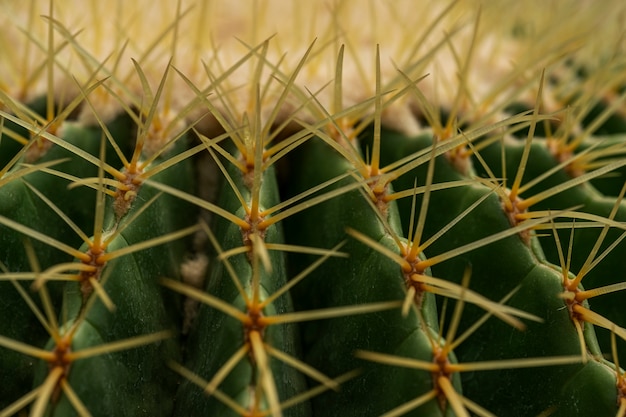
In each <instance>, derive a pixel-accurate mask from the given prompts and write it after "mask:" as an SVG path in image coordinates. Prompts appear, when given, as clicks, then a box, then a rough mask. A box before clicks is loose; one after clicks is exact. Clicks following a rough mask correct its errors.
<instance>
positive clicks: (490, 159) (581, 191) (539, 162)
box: [481, 138, 626, 356]
mask: <svg viewBox="0 0 626 417" xmlns="http://www.w3.org/2000/svg"><path fill="white" fill-rule="evenodd" d="M522 148H523V146H522V145H521V144H519V143H515V142H506V145H505V148H504V150H503V149H502V147H501V146H500V144H499V143H496V144H493V145H492V146H489V147H487V148H485V149H484V150H482V151H481V155H482V156H483V158H484V160H485V161H487V164H488V165H489V166H491V167H492V169H493V170H494V172H495V173H496V175H499V171H498V168H497V167H498V165H501V164H500V163H499V161H500V160H501V159H500V155H501V154H502V152H503V151H504V153H505V155H506V167H507V172H506V173H503V174H504V175H506V176H507V177H508V178H512V175H514V172H512V171H513V170H512V169H511V168H508V167H515V166H517V164H519V161H520V158H521V153H522ZM529 158H530V159H531V160H532V161H533V163H532V165H530V166H528V167H527V169H526V173H525V174H526V175H525V177H524V178H523V180H522V184H525V183H527V182H529V181H531V180H532V179H534V178H537V177H539V176H540V175H542V174H543V173H545V172H550V171H551V170H554V169H555V168H556V167H558V166H559V165H560V164H559V162H558V161H557V160H556V158H555V157H554V156H553V155H552V153H551V152H550V151H549V149H548V147H547V145H546V140H542V139H539V138H535V139H534V140H533V143H532V144H531V148H530V152H529ZM624 164H626V162H625V161H624V160H623V159H620V160H617V161H613V162H611V163H610V164H608V165H604V167H600V168H598V169H597V170H594V171H591V172H589V173H587V174H581V175H587V176H594V175H596V173H597V174H600V173H602V170H608V171H609V172H613V170H614V169H619V168H620V167H623V165H624ZM575 180H576V178H575V177H574V178H572V176H571V175H570V174H569V173H568V172H567V171H566V170H565V169H561V170H559V171H557V172H554V173H553V174H552V175H550V176H549V177H547V178H545V179H544V180H543V181H540V182H538V183H537V184H535V185H534V186H532V187H530V188H528V189H527V190H526V191H525V192H524V193H523V194H522V197H523V198H524V197H526V198H529V199H531V200H532V199H534V198H535V197H534V196H535V195H541V193H545V192H546V191H547V190H550V189H555V190H557V192H555V194H554V195H548V197H549V198H546V199H544V200H542V201H537V202H536V203H534V204H533V205H532V206H531V207H532V208H533V209H537V210H550V209H552V210H554V209H555V208H556V207H575V206H580V208H579V209H578V210H579V211H580V212H583V213H589V214H594V215H597V216H601V217H606V218H611V219H612V220H615V221H617V222H623V221H624V220H625V219H626V217H625V216H626V211H625V210H626V205H625V203H624V202H623V201H622V200H621V199H618V198H619V194H620V190H621V189H622V187H623V185H624V182H623V181H622V182H621V183H619V182H616V181H614V186H617V187H618V188H613V191H612V192H611V194H612V195H613V197H611V196H604V195H602V194H600V193H599V192H598V191H597V190H596V189H595V188H594V187H593V185H592V184H591V183H589V182H584V183H582V184H576V186H575V187H571V188H568V189H562V190H561V189H560V188H559V187H562V186H564V185H567V184H569V183H572V182H573V181H575ZM612 211H615V213H613V215H611V212H612ZM607 227H608V226H607ZM558 233H559V236H560V241H561V242H562V245H563V246H566V245H569V241H570V239H571V240H572V242H571V243H572V247H571V253H570V254H569V256H570V257H571V263H570V264H569V268H570V270H571V271H572V272H575V273H576V274H579V275H580V276H581V277H583V281H582V282H583V283H584V284H585V286H586V287H587V288H588V289H591V288H602V287H607V286H609V285H614V284H617V283H619V282H621V281H622V280H621V279H620V278H619V276H615V274H614V272H613V271H619V270H623V269H624V267H625V266H626V265H624V260H623V257H622V256H620V255H619V254H620V252H621V251H622V250H623V248H624V244H620V242H621V240H622V239H623V238H624V231H623V230H621V229H618V228H611V229H609V230H606V231H604V232H603V230H602V228H597V227H596V228H593V229H592V228H586V229H582V228H579V229H575V230H573V232H572V230H571V229H570V230H568V229H560V230H559V231H558ZM604 234H606V235H605V236H603V235H604ZM602 239H603V240H602ZM546 240H548V239H546ZM616 243H617V246H615V247H614V248H612V249H611V250H610V252H609V253H607V254H606V256H605V257H604V258H600V256H601V255H602V254H603V252H604V251H605V250H606V249H607V248H608V247H609V246H610V245H613V244H616ZM597 245H599V246H598V247H596V246H597ZM542 246H543V248H544V252H545V253H546V256H547V258H548V259H549V260H550V261H551V262H553V263H555V264H558V263H559V255H558V251H557V244H555V243H553V242H549V241H548V242H546V243H544V244H543V245H542ZM620 248H622V249H620ZM592 255H593V256H594V258H590V256H592ZM595 258H599V259H601V262H599V263H597V264H596V265H594V266H593V268H592V269H589V265H590V261H593V260H595ZM583 268H584V269H583ZM622 298H623V294H622V293H620V292H614V293H607V294H603V295H602V302H597V303H596V302H595V300H593V299H592V300H591V303H592V304H593V305H594V308H593V310H594V311H596V312H597V313H599V314H600V315H602V316H604V317H606V318H608V319H609V320H610V321H611V322H613V323H615V324H616V325H617V326H619V327H624V326H626V320H625V318H624V315H623V308H622V305H621V304H622V303H621V300H622ZM609 334H610V333H609V332H601V333H600V334H599V337H600V342H601V346H602V349H603V351H605V352H608V351H610V336H609ZM618 352H619V354H620V356H623V355H624V354H626V344H624V343H620V344H619V345H618Z"/></svg>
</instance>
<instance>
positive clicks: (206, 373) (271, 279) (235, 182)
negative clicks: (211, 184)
mask: <svg viewBox="0 0 626 417" xmlns="http://www.w3.org/2000/svg"><path fill="white" fill-rule="evenodd" d="M257 146H259V145H257ZM235 155H237V154H235ZM229 167H230V168H229V169H228V170H227V175H228V176H229V177H230V178H231V180H232V183H229V182H227V181H224V183H223V184H222V186H221V190H220V193H219V196H218V206H220V207H222V208H224V209H225V210H226V211H228V212H230V213H233V214H234V215H235V216H236V217H237V218H238V219H240V222H239V224H237V223H233V222H232V221H231V220H227V219H225V218H223V217H219V216H218V217H217V218H216V224H215V234H216V235H217V236H220V237H221V242H220V247H219V249H218V252H217V253H216V255H221V254H223V253H225V252H228V251H230V250H232V249H238V248H240V249H244V252H245V253H240V254H235V255H233V256H230V257H228V258H225V259H223V260H222V261H219V262H215V263H213V268H212V270H211V272H210V273H209V278H208V280H207V286H206V288H205V291H206V293H207V294H211V295H213V296H214V297H216V298H217V299H218V300H221V301H222V302H224V303H227V304H229V305H231V306H232V307H234V308H235V309H236V311H237V312H238V315H237V316H236V317H233V316H232V315H231V316H229V315H228V314H227V312H224V311H220V310H219V309H215V308H214V307H212V306H209V305H206V304H203V305H202V307H201V308H200V310H199V312H198V320H199V322H201V323H212V325H211V326H198V327H197V328H196V329H195V330H194V331H193V332H192V334H191V335H190V336H189V337H190V340H189V343H188V344H187V346H188V355H187V358H186V363H185V366H186V367H187V369H189V370H190V371H192V372H193V373H195V374H196V375H198V376H200V377H205V378H208V380H211V379H212V377H213V376H214V375H216V374H218V372H219V371H220V370H221V369H223V367H224V366H225V365H226V364H228V363H229V362H230V361H232V360H233V358H235V359H237V361H236V362H235V363H233V365H234V367H233V368H232V369H231V370H230V372H229V373H228V375H224V379H223V381H219V384H217V386H216V388H217V389H219V390H220V393H221V394H220V399H221V398H222V396H223V395H224V396H226V397H228V398H230V399H232V400H233V401H234V402H235V403H236V404H237V405H238V406H239V408H238V409H236V410H233V409H231V408H229V406H230V407H232V405H230V404H228V403H225V404H224V403H222V402H221V401H220V399H218V398H217V397H215V396H207V395H206V394H205V393H204V392H203V391H202V389H201V388H200V387H197V386H195V385H194V384H193V383H192V382H191V381H186V382H185V383H183V384H182V385H181V387H180V389H179V390H178V393H177V398H178V401H177V409H176V414H178V415H193V414H195V413H200V414H207V415H209V414H218V415H224V416H226V415H237V414H238V410H244V409H251V410H258V411H259V412H260V411H261V410H272V412H276V411H277V410H278V406H279V404H278V403H276V402H272V401H276V400H277V399H288V398H291V397H293V396H295V395H297V394H300V393H302V392H304V391H305V387H306V386H305V383H304V378H303V375H302V374H301V373H300V372H299V371H298V370H297V369H295V368H293V367H291V366H288V365H287V364H286V363H284V362H282V361H280V360H279V359H278V358H277V357H276V356H273V355H272V354H271V352H273V351H274V349H276V350H278V351H280V352H282V353H283V354H285V355H288V356H290V357H299V356H300V354H299V342H298V341H297V331H296V327H295V325H293V324H290V323H286V324H284V325H278V326H272V325H268V324H267V323H266V324H263V320H264V317H267V320H269V322H268V323H271V320H272V317H273V316H280V315H282V314H287V313H290V312H293V307H292V302H291V298H290V296H289V294H288V293H287V294H283V295H281V296H279V297H278V298H275V299H273V300H272V301H271V303H269V304H268V303H267V302H266V300H267V301H269V297H270V296H272V295H273V294H275V293H276V292H277V291H279V290H280V289H281V287H283V286H284V285H286V284H287V271H286V265H285V262H286V260H285V256H284V253H283V252H281V251H276V250H270V251H269V252H267V259H261V256H260V253H259V251H262V250H263V249H262V248H263V247H264V246H265V245H272V244H283V243H284V238H283V236H282V235H283V232H282V228H281V227H280V224H278V225H276V224H275V225H271V226H269V227H266V228H265V227H262V226H261V225H258V223H259V222H261V221H262V220H263V218H262V215H260V213H263V212H264V211H265V210H266V208H268V207H273V206H274V205H276V204H278V202H279V201H280V200H279V195H278V187H277V184H276V178H275V171H274V168H273V167H269V168H268V169H266V170H263V172H262V174H261V175H260V176H259V177H257V176H256V175H257V173H256V172H255V173H254V180H253V181H252V182H253V183H254V185H253V184H250V183H249V182H248V183H247V184H246V179H245V175H244V173H242V171H241V170H240V169H239V168H237V167H235V166H234V165H232V164H229ZM251 176H252V175H248V176H247V177H248V179H249V178H250V177H251ZM231 187H232V188H231ZM237 194H239V196H240V197H241V198H243V202H244V203H245V206H244V207H242V201H240V200H239V199H238V198H237ZM255 212H256V215H257V216H258V218H257V219H256V220H255V219H253V216H255V214H254V213H255ZM244 226H245V227H244ZM246 228H247V229H249V230H246ZM265 250H267V249H265ZM230 314H232V313H230ZM266 326H267V327H266ZM259 336H260V339H259V340H257V341H256V342H255V341H253V338H255V337H259ZM258 341H260V342H261V343H262V344H261V345H259V344H258ZM242 349H243V350H242ZM259 350H261V352H259ZM258 355H262V356H266V361H267V362H268V363H267V365H265V366H263V364H262V363H259V358H258ZM267 367H269V368H270V369H267ZM272 375H273V376H272ZM255 391H256V393H255V394H251V393H254V392H255ZM273 396H277V397H273ZM308 408H309V407H308V404H306V403H303V404H297V405H296V406H295V407H293V408H290V409H289V414H290V415H294V416H309V415H310V410H309V409H308Z"/></svg>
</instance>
